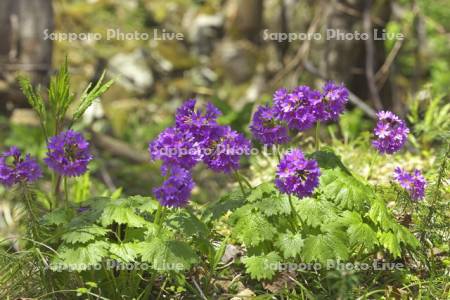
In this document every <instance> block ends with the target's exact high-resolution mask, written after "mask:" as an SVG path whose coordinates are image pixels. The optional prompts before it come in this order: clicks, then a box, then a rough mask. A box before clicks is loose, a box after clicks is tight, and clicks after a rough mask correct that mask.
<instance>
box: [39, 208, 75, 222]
mask: <svg viewBox="0 0 450 300" xmlns="http://www.w3.org/2000/svg"><path fill="white" fill-rule="evenodd" d="M72 217H73V213H72V211H70V210H68V209H65V208H60V209H57V210H54V211H52V212H49V213H48V214H46V215H45V216H44V218H43V222H44V224H46V225H63V224H67V223H69V221H70V220H71V218H72Z"/></svg>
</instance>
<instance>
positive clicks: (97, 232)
mask: <svg viewBox="0 0 450 300" xmlns="http://www.w3.org/2000/svg"><path fill="white" fill-rule="evenodd" d="M107 233H108V229H106V228H104V227H100V226H97V225H93V226H89V227H83V228H78V229H74V230H71V231H69V232H66V233H64V234H63V235H62V236H61V239H62V240H63V241H64V242H66V243H69V244H76V243H86V242H89V241H91V240H94V239H96V238H97V237H102V236H105V235H106V234H107Z"/></svg>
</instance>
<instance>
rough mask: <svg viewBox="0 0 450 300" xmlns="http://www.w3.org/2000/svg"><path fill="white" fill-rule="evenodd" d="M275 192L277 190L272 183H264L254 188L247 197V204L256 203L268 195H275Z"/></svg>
mask: <svg viewBox="0 0 450 300" xmlns="http://www.w3.org/2000/svg"><path fill="white" fill-rule="evenodd" d="M276 191H277V189H276V188H275V185H274V184H273V183H270V182H265V183H262V184H260V185H258V186H257V187H256V188H254V189H253V190H252V191H251V193H250V195H248V197H247V200H248V201H249V202H256V201H258V200H261V199H264V198H266V197H267V196H268V195H270V194H272V193H275V192H276Z"/></svg>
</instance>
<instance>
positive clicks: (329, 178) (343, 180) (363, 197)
mask: <svg viewBox="0 0 450 300" xmlns="http://www.w3.org/2000/svg"><path fill="white" fill-rule="evenodd" d="M320 189H321V191H322V193H323V194H324V196H325V197H326V198H328V199H330V200H331V201H333V202H335V203H336V204H338V206H339V207H340V208H345V209H350V210H353V209H355V210H361V209H363V208H364V207H365V206H368V205H369V203H370V202H371V199H372V198H373V191H372V189H371V188H370V187H369V186H367V185H364V184H363V183H361V182H360V181H359V180H358V179H356V178H355V177H353V176H350V175H348V174H347V173H345V172H344V171H341V170H324V171H323V172H322V175H321V176H320Z"/></svg>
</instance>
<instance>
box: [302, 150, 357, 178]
mask: <svg viewBox="0 0 450 300" xmlns="http://www.w3.org/2000/svg"><path fill="white" fill-rule="evenodd" d="M310 157H311V158H313V159H315V160H316V161H317V163H318V164H319V167H320V169H321V170H330V169H339V170H342V171H344V172H345V173H347V174H348V175H351V173H350V171H349V170H348V169H347V168H346V167H345V166H344V164H343V163H342V161H341V159H340V157H339V156H337V155H336V154H335V153H334V152H333V150H332V149H323V150H321V151H316V152H314V153H312V154H311V155H310Z"/></svg>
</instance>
